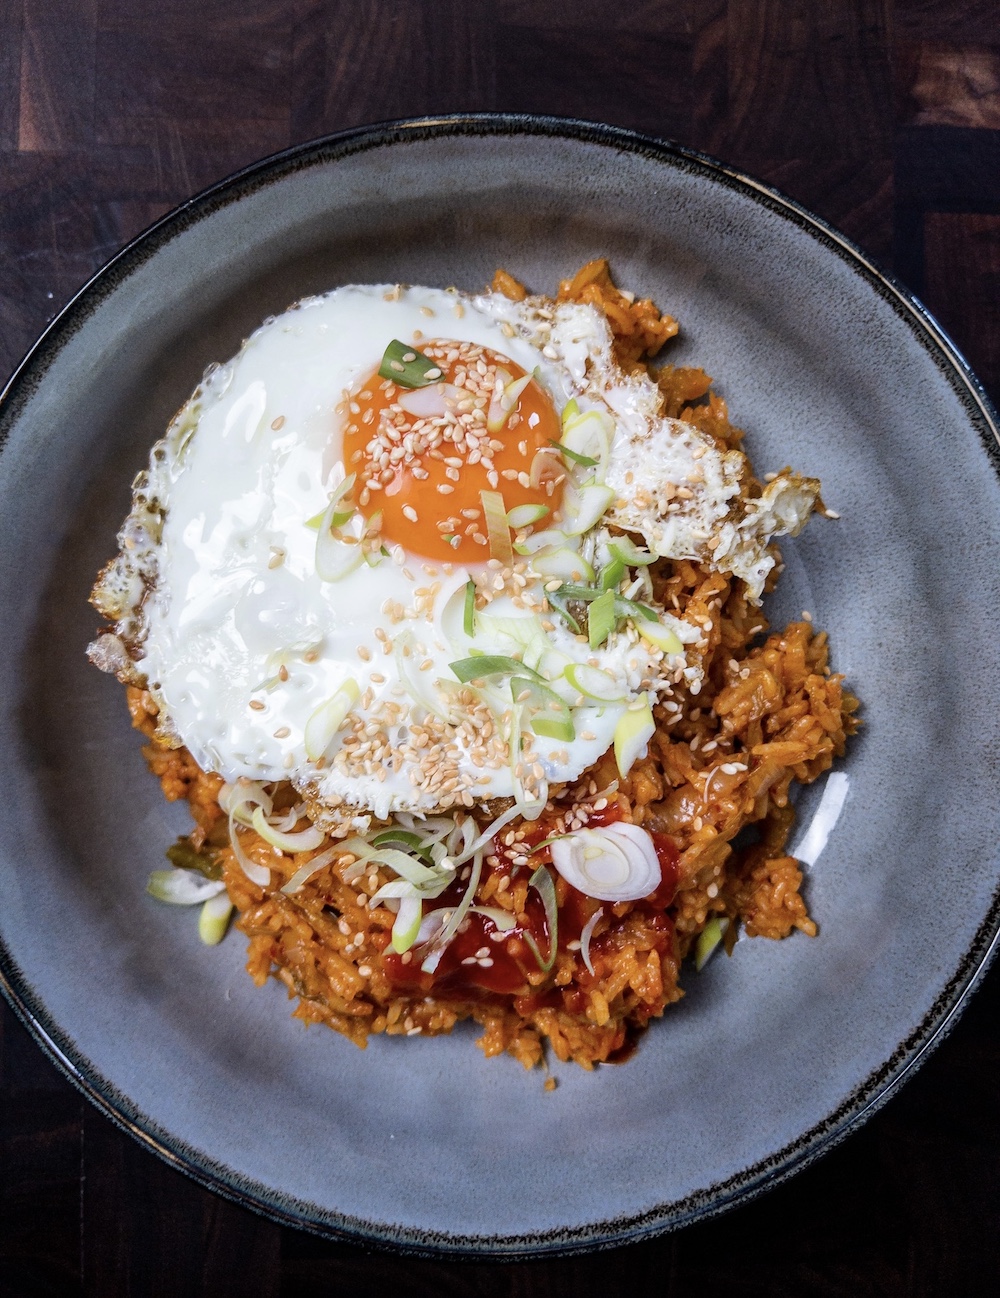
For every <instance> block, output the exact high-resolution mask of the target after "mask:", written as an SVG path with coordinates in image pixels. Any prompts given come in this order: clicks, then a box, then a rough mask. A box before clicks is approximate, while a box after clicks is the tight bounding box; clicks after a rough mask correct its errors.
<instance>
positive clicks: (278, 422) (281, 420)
mask: <svg viewBox="0 0 1000 1298" xmlns="http://www.w3.org/2000/svg"><path fill="white" fill-rule="evenodd" d="M284 426H285V416H284V415H279V416H278V417H277V419H272V420H271V427H272V428H273V429H274V431H275V432H277V431H278V429H279V428H284Z"/></svg>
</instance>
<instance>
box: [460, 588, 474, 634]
mask: <svg viewBox="0 0 1000 1298" xmlns="http://www.w3.org/2000/svg"><path fill="white" fill-rule="evenodd" d="M462 630H463V631H464V632H465V634H466V635H467V636H468V637H469V638H470V639H471V638H472V637H473V636H474V635H475V634H476V583H475V582H474V581H468V582H466V585H465V608H464V610H463V613H462Z"/></svg>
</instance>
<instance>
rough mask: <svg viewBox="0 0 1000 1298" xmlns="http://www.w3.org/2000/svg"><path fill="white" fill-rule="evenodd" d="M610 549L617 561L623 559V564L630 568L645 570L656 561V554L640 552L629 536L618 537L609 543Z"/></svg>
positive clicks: (646, 551)
mask: <svg viewBox="0 0 1000 1298" xmlns="http://www.w3.org/2000/svg"><path fill="white" fill-rule="evenodd" d="M608 549H609V550H610V551H611V553H612V554H613V555H614V556H615V558H616V559H621V561H622V563H626V564H628V566H629V567H630V568H645V567H647V566H648V565H649V564H651V563H653V562H654V561H655V559H656V555H655V554H650V552H649V551H648V550H640V549H639V547H638V546H637V545H636V543H635V542H634V541H633V540H632V538H631V537H628V536H616V537H615V539H614V540H613V541H611V542H609V543H608Z"/></svg>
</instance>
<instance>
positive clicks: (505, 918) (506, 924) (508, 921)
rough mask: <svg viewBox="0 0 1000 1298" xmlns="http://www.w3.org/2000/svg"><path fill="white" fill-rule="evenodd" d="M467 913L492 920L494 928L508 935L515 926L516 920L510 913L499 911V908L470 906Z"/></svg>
mask: <svg viewBox="0 0 1000 1298" xmlns="http://www.w3.org/2000/svg"><path fill="white" fill-rule="evenodd" d="M469 912H470V913H475V914H476V915H482V916H483V917H484V918H485V919H489V920H492V921H493V924H494V927H495V928H497V929H498V930H499V931H500V932H501V933H509V932H510V930H511V929H512V928H516V926H517V920H516V919H515V918H514V916H513V915H512V914H511V913H510V911H509V910H501V909H500V907H499V906H470V907H469Z"/></svg>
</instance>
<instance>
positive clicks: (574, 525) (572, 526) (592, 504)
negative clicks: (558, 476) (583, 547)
mask: <svg viewBox="0 0 1000 1298" xmlns="http://www.w3.org/2000/svg"><path fill="white" fill-rule="evenodd" d="M614 498H615V493H614V489H613V488H612V487H601V486H599V485H598V484H597V483H596V482H591V483H589V484H588V485H587V486H585V487H580V488H579V489H578V490H577V489H573V490H571V491H567V492H566V493H565V495H564V496H563V514H564V516H565V520H566V521H565V529H566V531H567V532H569V534H570V536H582V535H583V534H584V532H589V531H590V529H591V528H592V527H593V526H594V524H595V523H596V522H597V521H598V519H599V518H600V517H601V515H602V514H603V513H604V511H605V510H606V509H607V507H608V506H609V505H610V504H611V502H612V501H613V500H614Z"/></svg>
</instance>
